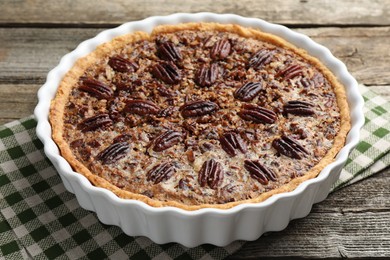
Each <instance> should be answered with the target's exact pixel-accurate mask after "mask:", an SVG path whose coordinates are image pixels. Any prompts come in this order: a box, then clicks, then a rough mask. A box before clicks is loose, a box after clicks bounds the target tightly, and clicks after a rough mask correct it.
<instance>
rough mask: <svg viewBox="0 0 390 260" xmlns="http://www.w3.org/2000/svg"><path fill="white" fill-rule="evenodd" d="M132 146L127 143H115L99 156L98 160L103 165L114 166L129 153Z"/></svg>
mask: <svg viewBox="0 0 390 260" xmlns="http://www.w3.org/2000/svg"><path fill="white" fill-rule="evenodd" d="M129 150H130V146H129V144H128V143H127V142H119V143H113V144H112V145H110V146H109V147H107V148H106V149H104V150H103V151H101V152H100V153H99V154H98V155H97V159H98V160H100V161H101V162H102V163H103V164H112V163H114V162H116V161H118V160H120V159H122V158H123V157H125V156H126V154H127V153H128V152H129Z"/></svg>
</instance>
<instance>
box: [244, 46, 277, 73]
mask: <svg viewBox="0 0 390 260" xmlns="http://www.w3.org/2000/svg"><path fill="white" fill-rule="evenodd" d="M273 56H274V51H270V50H267V49H262V50H259V51H258V52H256V53H255V54H253V55H252V56H251V57H250V58H249V61H248V66H249V67H252V68H254V69H261V68H262V67H263V66H265V65H267V64H268V63H270V62H271V61H272V58H273Z"/></svg>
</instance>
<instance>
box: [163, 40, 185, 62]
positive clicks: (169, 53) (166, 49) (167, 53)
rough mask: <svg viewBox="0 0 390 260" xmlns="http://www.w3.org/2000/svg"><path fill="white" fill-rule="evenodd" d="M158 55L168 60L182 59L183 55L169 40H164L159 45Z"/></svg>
mask: <svg viewBox="0 0 390 260" xmlns="http://www.w3.org/2000/svg"><path fill="white" fill-rule="evenodd" d="M157 56H159V57H160V58H161V59H163V60H167V61H173V62H176V61H181V60H182V59H183V57H182V56H181V53H180V51H179V49H178V48H177V47H176V46H175V45H174V44H173V43H172V42H169V41H166V42H163V43H161V44H159V45H158V47H157Z"/></svg>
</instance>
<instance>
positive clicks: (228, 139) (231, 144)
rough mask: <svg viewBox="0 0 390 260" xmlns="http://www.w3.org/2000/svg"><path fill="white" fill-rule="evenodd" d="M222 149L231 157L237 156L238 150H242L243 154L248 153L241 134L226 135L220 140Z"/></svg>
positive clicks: (230, 133) (228, 133)
mask: <svg viewBox="0 0 390 260" xmlns="http://www.w3.org/2000/svg"><path fill="white" fill-rule="evenodd" d="M219 142H220V143H221V147H222V149H223V150H224V151H225V152H226V153H227V154H228V155H230V156H235V155H236V154H237V150H240V151H241V152H242V153H246V151H247V147H246V144H245V142H244V140H242V138H241V137H240V135H239V134H237V133H235V132H227V133H224V134H223V135H222V136H221V138H219Z"/></svg>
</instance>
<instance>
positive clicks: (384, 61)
mask: <svg viewBox="0 0 390 260" xmlns="http://www.w3.org/2000/svg"><path fill="white" fill-rule="evenodd" d="M102 30H103V29H102V28H100V29H74V28H70V29H61V30H58V29H47V28H43V29H42V28H18V29H9V28H0V83H2V82H3V83H6V82H19V83H20V82H23V83H26V82H34V83H43V82H44V80H45V77H46V74H47V72H48V71H49V70H50V69H51V68H53V67H54V66H56V65H57V64H58V62H59V60H60V58H61V57H62V56H63V55H64V54H66V53H68V52H70V51H71V50H73V49H74V48H75V47H76V46H77V45H78V44H79V43H80V42H82V41H84V40H86V39H89V38H91V37H93V36H95V35H96V34H97V33H99V32H101V31H102ZM296 31H298V32H300V33H303V34H306V35H308V36H310V37H311V38H312V39H313V40H315V41H317V42H318V43H320V44H323V45H324V46H326V47H328V48H329V49H330V50H331V51H332V53H333V54H334V55H335V56H336V57H337V58H339V59H340V60H341V61H343V62H344V63H346V65H347V67H348V69H349V70H350V71H351V73H352V75H354V76H355V77H356V79H357V80H358V81H359V82H360V83H364V84H366V85H389V84H390V70H389V69H388V64H390V52H389V51H388V48H389V45H390V27H376V28H362V27H358V28H336V27H330V28H317V29H296ZM42 46H45V48H44V49H42ZM373 46H375V47H373Z"/></svg>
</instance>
